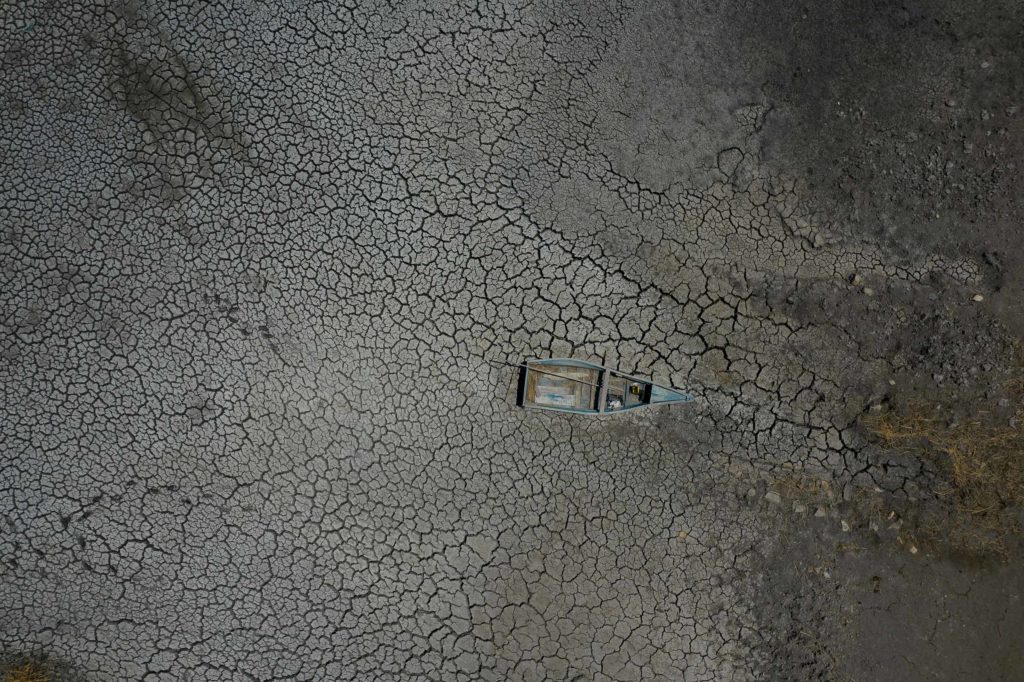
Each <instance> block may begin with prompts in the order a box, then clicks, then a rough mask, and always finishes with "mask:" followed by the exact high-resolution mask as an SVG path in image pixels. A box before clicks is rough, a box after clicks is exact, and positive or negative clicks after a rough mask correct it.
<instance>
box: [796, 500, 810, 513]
mask: <svg viewBox="0 0 1024 682" xmlns="http://www.w3.org/2000/svg"><path fill="white" fill-rule="evenodd" d="M793 511H794V512H796V513H797V514H803V513H804V512H806V511H807V507H806V506H804V505H802V504H800V503H799V502H794V503H793Z"/></svg>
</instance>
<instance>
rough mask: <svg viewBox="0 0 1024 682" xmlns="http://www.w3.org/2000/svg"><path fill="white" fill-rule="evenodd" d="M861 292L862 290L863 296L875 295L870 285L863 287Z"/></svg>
mask: <svg viewBox="0 0 1024 682" xmlns="http://www.w3.org/2000/svg"><path fill="white" fill-rule="evenodd" d="M863 292H864V295H865V296H874V295H875V290H874V289H872V288H871V287H864V289H863Z"/></svg>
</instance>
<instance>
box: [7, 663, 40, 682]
mask: <svg viewBox="0 0 1024 682" xmlns="http://www.w3.org/2000/svg"><path fill="white" fill-rule="evenodd" d="M49 680H50V676H49V675H47V674H46V671H45V670H43V669H42V668H40V667H39V666H38V665H36V664H35V663H24V664H22V665H18V666H15V667H13V668H11V669H9V670H8V671H7V674H6V675H4V682H49Z"/></svg>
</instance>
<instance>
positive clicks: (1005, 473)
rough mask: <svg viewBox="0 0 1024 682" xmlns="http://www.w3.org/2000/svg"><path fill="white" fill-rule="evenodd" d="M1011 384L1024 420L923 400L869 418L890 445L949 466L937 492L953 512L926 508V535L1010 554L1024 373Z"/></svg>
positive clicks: (1021, 494) (1019, 478)
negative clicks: (935, 408)
mask: <svg viewBox="0 0 1024 682" xmlns="http://www.w3.org/2000/svg"><path fill="white" fill-rule="evenodd" d="M1009 388H1010V389H1011V390H1010V391H1009V392H1010V394H1011V395H1013V397H1014V399H1015V401H1016V404H1017V405H1018V407H1017V410H1016V423H1014V422H1013V421H1010V420H1007V419H1006V415H1005V414H1004V415H994V414H991V413H988V412H984V411H980V410H976V411H975V414H974V415H973V416H972V417H971V418H970V419H965V420H964V421H959V422H958V421H949V420H948V419H940V418H938V417H933V416H930V415H929V414H928V412H927V410H926V408H925V407H924V406H922V405H911V406H908V407H906V408H904V409H902V410H894V411H891V412H888V413H884V414H879V415H871V416H867V417H865V418H864V419H863V423H864V426H865V427H866V428H867V429H868V430H869V431H870V432H871V433H873V434H874V435H875V436H876V437H877V438H878V439H879V443H880V444H881V445H882V446H883V447H885V448H887V449H891V450H898V451H901V452H904V453H907V454H908V455H911V456H915V457H923V458H929V459H931V460H932V461H934V462H935V464H936V466H937V468H938V470H939V471H940V472H941V473H942V479H941V480H942V483H941V484H940V486H939V487H938V488H937V489H936V490H934V492H935V494H936V495H937V496H938V497H939V498H940V499H942V500H945V501H947V502H948V503H949V504H948V505H946V506H947V510H946V513H945V514H941V513H937V512H936V513H929V514H926V515H925V517H924V518H922V523H921V524H920V531H921V532H922V534H923V535H924V536H925V538H924V539H926V540H929V541H931V543H933V544H946V545H947V546H949V547H950V548H952V549H954V550H959V551H961V552H964V553H967V554H971V555H993V554H994V555H999V556H1002V557H1003V558H1004V559H1005V558H1007V551H1008V545H1009V542H1010V541H1011V539H1012V538H1013V537H1014V536H1015V535H1017V534H1019V533H1020V530H1021V528H1020V516H1019V513H1018V512H1019V510H1020V509H1021V508H1022V507H1024V430H1022V428H1021V426H1020V425H1021V424H1024V407H1021V400H1020V398H1021V395H1022V394H1024V390H1022V389H1024V381H1021V380H1019V379H1018V380H1015V381H1014V382H1012V384H1011V385H1010V387H1009ZM1011 424H1013V425H1011Z"/></svg>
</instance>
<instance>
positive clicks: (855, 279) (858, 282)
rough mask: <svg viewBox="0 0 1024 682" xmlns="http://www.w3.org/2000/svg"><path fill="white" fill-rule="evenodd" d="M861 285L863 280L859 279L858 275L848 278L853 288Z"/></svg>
mask: <svg viewBox="0 0 1024 682" xmlns="http://www.w3.org/2000/svg"><path fill="white" fill-rule="evenodd" d="M863 283H864V278H863V277H861V276H860V275H857V274H854V276H853V277H851V278H850V284H852V285H853V286H860V285H861V284H863Z"/></svg>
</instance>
